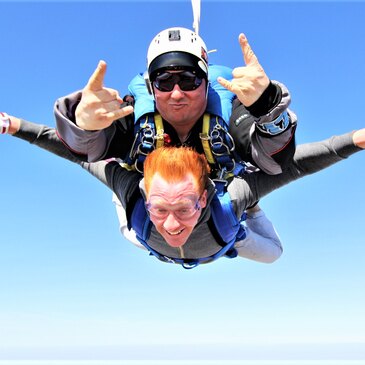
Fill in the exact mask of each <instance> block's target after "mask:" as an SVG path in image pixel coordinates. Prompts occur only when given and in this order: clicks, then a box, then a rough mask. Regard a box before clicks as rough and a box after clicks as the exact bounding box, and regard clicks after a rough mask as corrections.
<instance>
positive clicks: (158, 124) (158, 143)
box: [155, 113, 164, 148]
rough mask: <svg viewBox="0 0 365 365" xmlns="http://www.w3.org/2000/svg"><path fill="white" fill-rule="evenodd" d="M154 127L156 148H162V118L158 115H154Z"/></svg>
mask: <svg viewBox="0 0 365 365" xmlns="http://www.w3.org/2000/svg"><path fill="white" fill-rule="evenodd" d="M155 125H156V136H155V138H156V148H160V147H163V145H164V129H163V122H162V117H161V115H160V114H159V113H155Z"/></svg>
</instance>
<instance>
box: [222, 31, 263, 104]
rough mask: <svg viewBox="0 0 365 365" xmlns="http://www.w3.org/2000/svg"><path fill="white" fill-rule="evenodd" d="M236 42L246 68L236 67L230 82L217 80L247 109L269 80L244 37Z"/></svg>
mask: <svg viewBox="0 0 365 365" xmlns="http://www.w3.org/2000/svg"><path fill="white" fill-rule="evenodd" d="M238 41H239V43H240V46H241V49H242V54H243V59H244V62H245V64H246V66H242V67H236V68H235V69H234V70H233V72H232V76H233V79H232V80H231V81H228V80H226V79H224V78H223V77H218V79H217V80H218V82H219V83H220V84H221V85H222V86H223V87H225V88H226V89H228V90H229V91H231V92H233V93H234V94H236V95H237V98H238V99H239V100H240V102H241V103H242V104H243V105H244V106H246V107H249V106H251V105H252V104H253V103H254V102H255V101H257V100H258V99H259V97H260V96H261V95H262V93H263V92H264V91H265V90H266V88H267V87H268V86H269V84H270V79H269V78H268V77H267V75H266V73H265V71H264V69H263V68H262V66H261V65H260V63H259V61H258V59H257V57H256V55H255V54H254V53H253V51H252V48H251V46H250V45H249V43H248V40H247V38H246V36H245V35H244V34H242V33H241V34H240V35H239V37H238Z"/></svg>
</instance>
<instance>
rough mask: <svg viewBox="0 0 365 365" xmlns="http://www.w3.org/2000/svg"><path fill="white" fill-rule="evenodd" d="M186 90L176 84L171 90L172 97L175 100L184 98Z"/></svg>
mask: <svg viewBox="0 0 365 365" xmlns="http://www.w3.org/2000/svg"><path fill="white" fill-rule="evenodd" d="M184 95H185V94H184V92H183V91H182V90H181V89H180V86H179V85H178V84H175V85H174V88H173V89H172V92H171V98H172V99H175V100H179V99H182V98H183V97H184Z"/></svg>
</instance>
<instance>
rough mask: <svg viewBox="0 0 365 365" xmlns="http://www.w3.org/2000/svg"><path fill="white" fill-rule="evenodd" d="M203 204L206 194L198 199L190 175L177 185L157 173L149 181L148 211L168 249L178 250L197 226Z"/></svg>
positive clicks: (194, 183) (204, 203) (194, 181)
mask: <svg viewBox="0 0 365 365" xmlns="http://www.w3.org/2000/svg"><path fill="white" fill-rule="evenodd" d="M206 201H207V191H206V190H204V192H203V194H202V195H201V196H200V195H199V190H198V187H197V184H196V180H195V178H194V177H193V175H192V174H187V175H186V176H185V177H184V179H182V180H181V181H179V182H168V181H166V180H165V179H163V178H162V177H161V176H160V174H159V173H156V174H155V175H154V176H153V178H152V180H151V186H150V191H149V196H148V203H147V209H148V210H149V212H150V219H151V221H152V223H153V224H154V225H155V227H156V230H157V232H159V233H160V234H161V236H162V237H163V238H164V239H165V241H166V242H167V243H168V244H169V245H170V246H172V247H180V246H182V245H184V244H185V243H186V241H187V239H188V238H189V236H190V234H191V232H192V231H193V229H194V227H195V225H196V224H197V222H198V219H199V217H200V215H201V208H204V207H205V206H206Z"/></svg>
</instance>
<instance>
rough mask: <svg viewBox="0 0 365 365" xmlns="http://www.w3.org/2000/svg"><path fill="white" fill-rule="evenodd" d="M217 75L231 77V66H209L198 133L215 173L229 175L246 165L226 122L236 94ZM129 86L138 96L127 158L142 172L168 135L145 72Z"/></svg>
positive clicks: (131, 91) (240, 170)
mask: <svg viewBox="0 0 365 365" xmlns="http://www.w3.org/2000/svg"><path fill="white" fill-rule="evenodd" d="M218 76H223V77H225V78H227V79H230V78H231V77H232V69H230V68H229V67H226V66H217V65H211V66H209V78H210V80H209V86H208V102H207V108H206V113H205V115H204V116H203V126H202V131H201V133H200V134H199V137H200V140H201V143H202V146H203V150H204V153H205V156H206V158H207V161H208V163H209V165H210V166H211V169H212V171H213V172H215V174H216V177H218V178H221V177H222V176H224V177H225V178H228V177H230V176H238V175H240V174H241V173H243V172H244V169H245V165H244V163H243V162H242V161H240V158H239V157H238V156H237V154H236V152H235V144H234V141H233V139H232V137H231V135H230V134H229V133H228V125H227V122H228V121H229V118H230V115H231V112H232V101H233V99H234V97H235V95H234V94H233V93H232V92H230V91H228V90H227V89H225V88H224V87H223V86H221V85H220V84H219V83H218V82H217V81H216V80H217V77H218ZM128 89H129V92H130V94H131V95H132V96H133V97H134V99H135V104H134V115H135V130H134V134H135V138H134V142H133V146H132V148H131V150H130V153H129V155H128V157H127V158H126V160H125V162H126V164H127V165H128V166H129V168H131V169H135V170H137V171H139V172H141V173H143V163H144V160H145V158H146V156H147V155H148V154H149V153H150V152H152V151H153V150H154V149H155V148H158V147H160V146H163V145H164V143H165V137H166V135H165V134H164V127H163V121H162V118H161V116H160V115H159V114H158V113H157V112H156V110H155V103H154V99H153V96H152V95H150V94H149V93H148V91H147V88H146V85H145V81H144V78H143V75H142V74H138V75H137V76H136V77H134V79H133V80H132V81H131V83H130V84H129V86H128Z"/></svg>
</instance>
